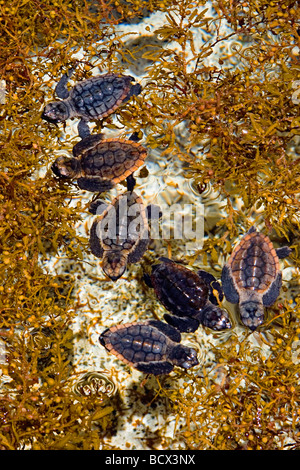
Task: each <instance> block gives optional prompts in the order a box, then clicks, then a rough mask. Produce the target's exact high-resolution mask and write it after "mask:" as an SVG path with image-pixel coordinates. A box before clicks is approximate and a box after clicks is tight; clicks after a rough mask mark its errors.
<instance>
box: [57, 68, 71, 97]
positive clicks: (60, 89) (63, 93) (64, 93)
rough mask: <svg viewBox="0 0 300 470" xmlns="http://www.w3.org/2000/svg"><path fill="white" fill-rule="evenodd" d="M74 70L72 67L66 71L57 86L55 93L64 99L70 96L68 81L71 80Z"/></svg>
mask: <svg viewBox="0 0 300 470" xmlns="http://www.w3.org/2000/svg"><path fill="white" fill-rule="evenodd" d="M73 72H74V69H73V68H72V69H70V70H69V71H68V72H67V73H65V74H64V75H63V76H62V77H61V79H60V80H59V82H58V84H57V85H56V87H55V93H56V95H57V96H58V98H61V99H62V100H65V99H67V98H68V97H69V90H68V88H67V83H68V81H69V80H70V78H71V76H72V74H73Z"/></svg>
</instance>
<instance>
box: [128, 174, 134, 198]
mask: <svg viewBox="0 0 300 470" xmlns="http://www.w3.org/2000/svg"><path fill="white" fill-rule="evenodd" d="M126 182H127V191H130V192H131V193H132V191H133V190H134V187H135V184H136V180H135V178H134V177H133V174H131V175H129V176H127V178H126Z"/></svg>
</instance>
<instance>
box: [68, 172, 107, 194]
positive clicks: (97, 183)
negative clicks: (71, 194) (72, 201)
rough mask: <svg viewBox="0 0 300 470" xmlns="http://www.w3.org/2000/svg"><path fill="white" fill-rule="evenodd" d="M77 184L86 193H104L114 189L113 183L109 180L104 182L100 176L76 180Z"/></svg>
mask: <svg viewBox="0 0 300 470" xmlns="http://www.w3.org/2000/svg"><path fill="white" fill-rule="evenodd" d="M77 184H78V186H79V188H80V189H85V190H86V191H94V192H96V191H97V192H99V193H104V192H105V191H109V190H110V189H112V188H114V187H115V183H114V182H113V181H111V180H105V179H103V178H101V177H100V176H92V177H90V178H88V177H85V178H78V179H77Z"/></svg>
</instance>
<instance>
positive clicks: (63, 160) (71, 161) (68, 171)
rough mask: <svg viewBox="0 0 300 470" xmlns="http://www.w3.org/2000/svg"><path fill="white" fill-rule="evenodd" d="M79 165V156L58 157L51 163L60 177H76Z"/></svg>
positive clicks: (53, 169) (54, 171) (52, 168)
mask: <svg viewBox="0 0 300 470" xmlns="http://www.w3.org/2000/svg"><path fill="white" fill-rule="evenodd" d="M79 166H80V163H79V160H77V158H69V157H58V158H57V159H56V160H55V162H54V163H53V164H52V165H51V170H52V171H53V173H54V174H55V175H56V176H59V178H76V176H77V174H78V172H79V169H80V168H79Z"/></svg>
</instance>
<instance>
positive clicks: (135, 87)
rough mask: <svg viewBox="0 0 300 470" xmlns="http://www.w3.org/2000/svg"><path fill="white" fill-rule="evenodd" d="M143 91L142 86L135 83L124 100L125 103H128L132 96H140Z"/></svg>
mask: <svg viewBox="0 0 300 470" xmlns="http://www.w3.org/2000/svg"><path fill="white" fill-rule="evenodd" d="M141 91H142V87H141V85H140V84H139V83H135V84H134V85H132V86H131V88H130V90H129V93H128V95H127V96H126V98H124V100H123V103H126V102H127V101H128V100H129V99H130V98H131V96H133V95H135V96H137V95H139V94H140V93H141Z"/></svg>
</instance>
